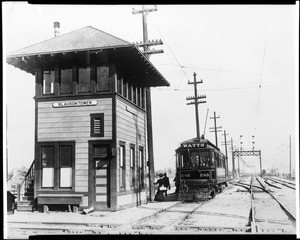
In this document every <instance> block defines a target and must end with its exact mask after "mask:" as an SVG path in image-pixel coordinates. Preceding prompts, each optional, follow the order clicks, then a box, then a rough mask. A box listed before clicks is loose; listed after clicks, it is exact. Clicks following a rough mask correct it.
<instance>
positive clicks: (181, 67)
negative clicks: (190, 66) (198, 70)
mask: <svg viewBox="0 0 300 240" xmlns="http://www.w3.org/2000/svg"><path fill="white" fill-rule="evenodd" d="M149 19H150V18H149ZM150 21H151V22H152V23H153V25H154V27H155V28H156V30H157V32H158V33H159V35H160V36H161V38H162V39H163V41H164V43H165V44H166V46H167V47H168V49H169V50H170V52H171V54H172V56H173V57H174V59H175V61H176V62H177V64H178V66H179V67H180V69H181V70H182V72H183V73H184V75H185V77H186V78H187V80H188V81H189V80H190V79H189V78H188V76H187V74H186V72H185V71H184V70H183V66H182V65H181V64H180V63H179V61H178V59H177V58H176V56H175V54H174V53H173V51H172V49H171V48H170V46H169V45H168V43H167V42H166V41H165V39H164V37H163V36H162V34H161V32H160V31H159V30H158V27H157V26H156V24H155V23H154V21H152V20H151V19H150ZM181 79H182V78H181ZM180 82H181V80H180V81H179V83H178V88H179V86H180Z"/></svg>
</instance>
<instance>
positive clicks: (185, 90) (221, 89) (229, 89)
mask: <svg viewBox="0 0 300 240" xmlns="http://www.w3.org/2000/svg"><path fill="white" fill-rule="evenodd" d="M283 86H284V85H264V88H266V87H283ZM242 89H257V86H253V87H240V88H217V89H203V91H231V90H242ZM152 90H153V91H184V92H190V91H193V90H190V89H180V88H153V89H152Z"/></svg>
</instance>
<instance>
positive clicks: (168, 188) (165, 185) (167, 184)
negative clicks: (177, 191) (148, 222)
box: [163, 173, 171, 197]
mask: <svg viewBox="0 0 300 240" xmlns="http://www.w3.org/2000/svg"><path fill="white" fill-rule="evenodd" d="M163 185H164V187H165V188H166V191H165V193H166V197H167V195H168V194H167V191H168V190H170V189H171V185H170V180H169V178H168V177H167V174H166V173H164V177H163Z"/></svg>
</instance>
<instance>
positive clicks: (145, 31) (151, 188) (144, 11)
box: [132, 5, 163, 202]
mask: <svg viewBox="0 0 300 240" xmlns="http://www.w3.org/2000/svg"><path fill="white" fill-rule="evenodd" d="M154 11H157V7H156V6H155V7H154V8H151V9H145V7H144V5H142V9H141V10H137V11H136V10H134V9H132V14H140V13H141V14H142V16H143V43H139V44H136V45H137V46H139V47H143V48H144V52H143V54H144V55H145V57H146V58H147V59H149V57H150V55H151V54H155V53H163V51H162V50H158V51H155V50H153V51H151V50H149V46H151V45H160V44H162V41H161V40H160V41H151V42H149V40H148V27H147V15H148V14H149V12H154ZM145 93H146V94H145V95H146V110H147V136H148V164H147V165H148V167H149V193H150V201H151V202H153V201H154V196H155V188H154V153H153V133H152V109H151V90H150V87H148V88H145Z"/></svg>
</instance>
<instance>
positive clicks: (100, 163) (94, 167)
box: [89, 143, 111, 210]
mask: <svg viewBox="0 0 300 240" xmlns="http://www.w3.org/2000/svg"><path fill="white" fill-rule="evenodd" d="M110 160H111V148H110V144H101V143H89V205H90V206H93V207H94V208H95V210H101V209H106V208H109V207H110Z"/></svg>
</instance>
